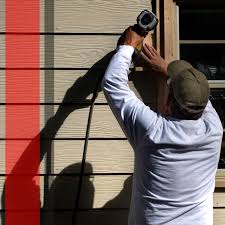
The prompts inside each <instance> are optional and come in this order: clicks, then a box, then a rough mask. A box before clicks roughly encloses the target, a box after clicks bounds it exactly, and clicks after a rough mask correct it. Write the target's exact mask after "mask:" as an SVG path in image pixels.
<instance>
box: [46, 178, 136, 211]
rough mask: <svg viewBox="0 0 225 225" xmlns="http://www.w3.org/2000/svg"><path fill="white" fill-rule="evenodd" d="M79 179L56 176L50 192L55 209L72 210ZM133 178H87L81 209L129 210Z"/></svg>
mask: <svg viewBox="0 0 225 225" xmlns="http://www.w3.org/2000/svg"><path fill="white" fill-rule="evenodd" d="M78 180H79V179H78V177H75V176H70V177H69V176H56V177H55V179H54V181H53V183H52V186H51V188H50V191H49V196H51V198H53V199H54V201H53V204H54V205H53V207H54V208H57V209H72V205H73V203H74V200H75V198H76V193H77V188H78ZM131 182H132V178H131V176H127V175H105V176H104V175H92V176H85V177H84V178H83V183H82V191H81V197H80V205H79V208H81V209H91V208H101V207H104V208H128V207H129V203H130V196H131Z"/></svg>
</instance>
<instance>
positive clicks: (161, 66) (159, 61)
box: [142, 44, 168, 77]
mask: <svg viewBox="0 0 225 225" xmlns="http://www.w3.org/2000/svg"><path fill="white" fill-rule="evenodd" d="M142 52H143V56H144V59H145V61H147V64H148V66H149V67H150V68H151V69H152V70H154V71H156V72H159V73H161V74H162V75H164V76H165V77H167V76H168V74H167V67H168V63H167V62H166V61H165V60H164V59H163V58H162V57H161V56H160V54H159V53H158V52H157V51H156V49H155V48H153V47H151V46H149V45H148V44H145V45H144V46H143V48H142Z"/></svg>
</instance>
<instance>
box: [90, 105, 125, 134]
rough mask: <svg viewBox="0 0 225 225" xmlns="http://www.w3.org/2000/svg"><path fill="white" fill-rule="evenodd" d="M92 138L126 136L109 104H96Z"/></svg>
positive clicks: (91, 129) (91, 131) (91, 132)
mask: <svg viewBox="0 0 225 225" xmlns="http://www.w3.org/2000/svg"><path fill="white" fill-rule="evenodd" d="M90 137H91V138H125V135H124V133H123V131H122V129H121V128H120V126H119V124H118V122H117V120H116V118H115V117H114V115H113V113H112V111H111V109H110V108H109V106H104V105H103V106H102V105H96V106H95V107H94V110H93V116H92V123H91V128H90Z"/></svg>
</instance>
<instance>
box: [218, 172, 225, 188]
mask: <svg viewBox="0 0 225 225" xmlns="http://www.w3.org/2000/svg"><path fill="white" fill-rule="evenodd" d="M216 187H225V170H224V169H218V170H217V173H216Z"/></svg>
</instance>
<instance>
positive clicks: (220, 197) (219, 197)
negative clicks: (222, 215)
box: [213, 192, 225, 208]
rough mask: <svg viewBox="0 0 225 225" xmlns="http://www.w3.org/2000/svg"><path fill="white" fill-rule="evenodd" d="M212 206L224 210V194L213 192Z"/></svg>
mask: <svg viewBox="0 0 225 225" xmlns="http://www.w3.org/2000/svg"><path fill="white" fill-rule="evenodd" d="M213 197H214V199H213V206H214V207H215V208H218V207H224V208H225V192H214V194H213Z"/></svg>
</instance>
